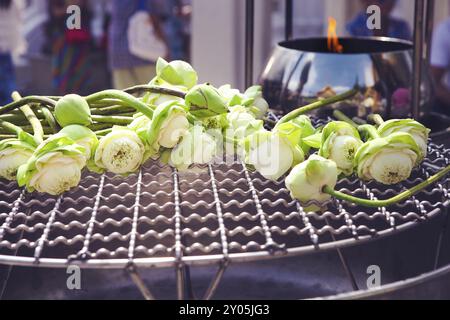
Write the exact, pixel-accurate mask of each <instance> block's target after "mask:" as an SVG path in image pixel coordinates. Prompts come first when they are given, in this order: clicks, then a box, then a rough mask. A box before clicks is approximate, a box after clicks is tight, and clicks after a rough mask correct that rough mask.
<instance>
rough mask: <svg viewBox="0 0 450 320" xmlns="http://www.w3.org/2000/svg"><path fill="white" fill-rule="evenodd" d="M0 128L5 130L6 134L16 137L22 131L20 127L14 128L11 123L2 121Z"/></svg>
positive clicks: (0, 121)
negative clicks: (12, 134)
mask: <svg viewBox="0 0 450 320" xmlns="http://www.w3.org/2000/svg"><path fill="white" fill-rule="evenodd" d="M0 127H3V128H4V129H6V131H7V132H10V133H14V134H16V135H19V134H20V133H21V132H23V131H24V130H23V129H22V128H21V127H19V126H16V125H15V124H12V123H11V122H8V121H3V120H0Z"/></svg>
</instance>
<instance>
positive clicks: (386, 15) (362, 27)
mask: <svg viewBox="0 0 450 320" xmlns="http://www.w3.org/2000/svg"><path fill="white" fill-rule="evenodd" d="M361 2H362V4H363V8H364V10H363V11H361V12H360V13H358V14H357V15H356V17H355V18H354V19H353V20H352V21H351V22H350V23H349V24H347V31H348V32H349V33H350V35H352V36H356V37H371V36H376V37H391V38H397V39H403V40H411V37H412V33H411V29H410V27H409V25H408V23H407V22H406V21H403V20H401V19H397V18H394V17H392V16H391V13H392V10H393V9H394V8H395V5H396V4H397V0H362V1H361ZM370 5H377V6H378V7H380V11H381V29H375V30H370V29H369V28H368V27H367V19H368V15H367V13H366V8H368V7H369V6H370Z"/></svg>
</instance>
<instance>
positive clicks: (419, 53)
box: [412, 0, 425, 120]
mask: <svg viewBox="0 0 450 320" xmlns="http://www.w3.org/2000/svg"><path fill="white" fill-rule="evenodd" d="M424 11H425V0H415V17H414V77H413V92H412V115H413V118H414V119H416V120H417V119H419V117H420V102H421V90H420V89H421V84H422V73H423V70H422V69H423V68H422V67H423V40H424V27H425V24H424Z"/></svg>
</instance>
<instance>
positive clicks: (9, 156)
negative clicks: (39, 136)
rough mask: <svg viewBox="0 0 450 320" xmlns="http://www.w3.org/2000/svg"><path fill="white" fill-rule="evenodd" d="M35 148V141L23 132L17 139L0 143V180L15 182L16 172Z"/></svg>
mask: <svg viewBox="0 0 450 320" xmlns="http://www.w3.org/2000/svg"><path fill="white" fill-rule="evenodd" d="M36 148H37V143H36V141H35V139H34V138H33V137H32V136H31V135H30V134H28V133H26V132H24V131H22V132H20V134H19V135H18V137H17V139H5V140H2V141H0V178H4V179H7V180H10V181H14V180H16V175H17V170H18V169H19V167H20V166H22V165H24V164H25V163H27V162H28V160H29V159H30V158H31V156H32V155H33V153H34V150H35V149H36Z"/></svg>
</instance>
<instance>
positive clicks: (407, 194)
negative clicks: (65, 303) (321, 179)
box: [323, 166, 450, 208]
mask: <svg viewBox="0 0 450 320" xmlns="http://www.w3.org/2000/svg"><path fill="white" fill-rule="evenodd" d="M448 173H450V166H447V167H446V168H445V169H443V170H441V171H439V172H438V173H437V174H435V175H434V176H432V177H430V178H428V179H427V180H425V181H423V182H422V183H419V184H418V185H416V186H415V187H413V188H411V189H408V190H406V191H404V192H402V193H400V194H398V195H396V196H394V197H392V198H389V199H386V200H369V199H362V198H358V197H354V196H351V195H348V194H345V193H342V192H340V191H336V190H334V189H332V188H330V187H328V186H327V187H325V188H324V189H323V192H325V193H328V194H329V195H331V196H333V197H335V198H337V199H340V200H344V201H347V202H352V203H355V204H357V205H361V206H365V207H370V208H381V207H388V206H391V205H394V204H397V203H400V202H402V201H404V200H406V199H408V198H411V197H412V196H414V195H416V194H417V193H419V192H420V191H422V190H423V189H425V188H426V187H428V186H430V185H432V184H433V183H435V182H437V181H439V180H441V179H442V178H444V177H445V176H446V175H447V174H448Z"/></svg>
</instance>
